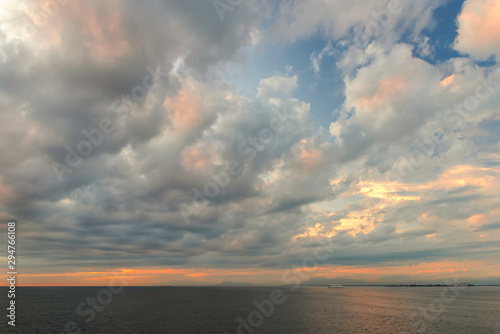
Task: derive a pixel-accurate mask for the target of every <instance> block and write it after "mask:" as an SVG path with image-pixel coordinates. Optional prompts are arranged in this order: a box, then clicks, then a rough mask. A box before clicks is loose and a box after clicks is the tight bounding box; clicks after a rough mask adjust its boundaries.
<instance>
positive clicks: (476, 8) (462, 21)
mask: <svg viewBox="0 0 500 334" xmlns="http://www.w3.org/2000/svg"><path fill="white" fill-rule="evenodd" d="M499 17H500V2H499V1H497V0H467V1H466V2H465V3H464V6H463V10H462V13H461V14H460V15H459V17H458V20H457V21H458V37H457V40H456V41H455V48H456V49H457V50H459V51H461V52H464V53H468V54H471V55H473V56H475V57H478V58H487V57H489V56H490V55H491V54H493V53H496V54H497V55H498V52H500V34H499V33H498V31H500V20H499V19H498V18H499Z"/></svg>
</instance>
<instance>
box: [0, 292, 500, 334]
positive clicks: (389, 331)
mask: <svg viewBox="0 0 500 334" xmlns="http://www.w3.org/2000/svg"><path fill="white" fill-rule="evenodd" d="M0 294H2V296H5V297H2V298H1V302H0V303H1V307H2V310H4V311H3V312H4V315H3V316H2V318H3V323H2V324H1V325H0V331H1V332H2V333H29V334H49V333H51V334H52V333H53V334H56V333H57V334H61V333H95V334H99V333H103V334H104V333H106V334H108V333H111V334H114V333H117V334H127V333H131V334H135V333H161V334H164V333H176V334H179V333H221V334H224V333H229V334H233V333H244V334H252V333H292V334H293V333H296V334H299V333H329V334H330V333H346V334H353V333H355V334H358V333H366V334H375V333H377V334H378V333H380V334H402V333H441V334H448V333H449V334H457V333H458V334H459V333H468V334H482V333H484V334H492V333H493V334H494V333H500V287H481V286H474V287H466V288H451V287H450V288H446V287H349V286H346V287H345V288H340V289H328V288H326V287H307V286H304V287H299V288H298V289H296V290H295V291H292V290H291V288H290V287H127V288H123V289H116V290H114V291H110V290H109V289H108V288H101V287H18V288H17V291H16V319H15V320H16V321H15V324H16V326H15V327H12V326H9V325H7V321H9V319H8V317H6V316H5V315H6V314H7V312H8V311H7V310H6V308H7V306H8V305H7V298H6V295H7V289H6V288H1V289H0Z"/></svg>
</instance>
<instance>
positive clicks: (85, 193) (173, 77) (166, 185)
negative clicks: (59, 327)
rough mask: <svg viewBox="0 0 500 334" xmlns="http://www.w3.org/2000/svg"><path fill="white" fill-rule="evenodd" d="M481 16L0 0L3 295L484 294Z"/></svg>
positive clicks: (486, 167) (488, 173) (488, 93)
mask: <svg viewBox="0 0 500 334" xmlns="http://www.w3.org/2000/svg"><path fill="white" fill-rule="evenodd" d="M498 17H500V1H499V0H465V1H453V0H421V1H410V0H390V1H386V0H351V1H335V0H282V1H269V0H241V1H240V0H232V1H229V0H216V1H212V0H203V1H202V0H183V1H178V0H151V1H147V2H142V1H133V0H110V1H96V0H89V1H79V0H57V1H56V0H52V1H43V0H36V1H35V0H25V1H14V0H3V1H2V2H1V3H0V110H1V112H0V153H1V160H0V226H1V227H2V231H4V232H5V231H6V230H7V223H8V222H9V221H15V222H16V224H17V248H16V255H17V259H18V263H17V267H18V271H19V276H18V284H19V285H86V286H87V285H88V286H90V285H107V284H108V283H109V282H110V280H114V279H117V278H119V279H120V280H121V281H122V282H126V283H124V284H126V285H213V284H219V283H221V282H237V283H250V284H257V285H281V284H291V282H297V281H300V282H301V283H306V282H308V281H309V280H311V279H312V280H313V281H314V280H315V279H316V280H317V279H323V278H325V279H328V280H331V281H332V282H334V281H335V282H337V281H338V282H340V283H342V282H351V281H352V282H354V281H357V282H364V283H367V284H399V283H409V282H430V283H442V282H443V280H450V281H453V280H458V281H461V280H471V281H473V282H476V283H480V284H500V257H499V256H498V254H499V252H500V209H499V208H500V205H499V204H500V190H499V189H500V178H499V175H500V135H499V133H500V131H499V129H500V84H499V82H500V67H499V64H498V60H499V57H500V34H498V31H500V20H498ZM4 235H6V233H5V234H4ZM5 240H6V238H5V237H3V240H2V241H1V243H4V242H5ZM6 257H7V256H6V254H5V253H4V254H0V258H1V261H4V262H6V261H7V258H6ZM2 284H5V283H2Z"/></svg>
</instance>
